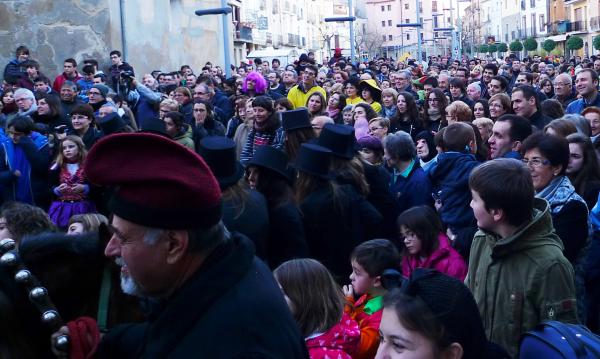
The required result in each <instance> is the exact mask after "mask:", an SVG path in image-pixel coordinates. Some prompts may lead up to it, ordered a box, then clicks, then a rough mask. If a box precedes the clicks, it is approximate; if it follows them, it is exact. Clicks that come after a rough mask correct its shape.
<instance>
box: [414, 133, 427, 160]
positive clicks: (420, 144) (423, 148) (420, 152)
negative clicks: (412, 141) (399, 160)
mask: <svg viewBox="0 0 600 359" xmlns="http://www.w3.org/2000/svg"><path fill="white" fill-rule="evenodd" d="M416 148H417V156H419V158H420V159H422V160H424V159H425V158H427V156H429V145H428V144H427V141H426V140H425V139H423V138H421V139H419V140H417V146H416Z"/></svg>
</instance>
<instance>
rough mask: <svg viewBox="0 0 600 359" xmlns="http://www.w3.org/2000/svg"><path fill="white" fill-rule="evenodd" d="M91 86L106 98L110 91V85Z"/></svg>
mask: <svg viewBox="0 0 600 359" xmlns="http://www.w3.org/2000/svg"><path fill="white" fill-rule="evenodd" d="M91 88H93V89H96V90H98V91H100V94H101V95H102V97H104V98H106V95H108V92H109V91H110V89H109V88H108V86H106V85H103V84H95V85H93V86H92V87H91Z"/></svg>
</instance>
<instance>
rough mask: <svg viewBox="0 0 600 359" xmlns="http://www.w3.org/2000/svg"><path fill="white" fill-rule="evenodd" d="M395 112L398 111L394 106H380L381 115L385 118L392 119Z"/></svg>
mask: <svg viewBox="0 0 600 359" xmlns="http://www.w3.org/2000/svg"><path fill="white" fill-rule="evenodd" d="M396 111H398V107H396V106H390V107H385V106H382V107H381V114H382V115H383V117H385V118H392V117H393V116H394V115H396Z"/></svg>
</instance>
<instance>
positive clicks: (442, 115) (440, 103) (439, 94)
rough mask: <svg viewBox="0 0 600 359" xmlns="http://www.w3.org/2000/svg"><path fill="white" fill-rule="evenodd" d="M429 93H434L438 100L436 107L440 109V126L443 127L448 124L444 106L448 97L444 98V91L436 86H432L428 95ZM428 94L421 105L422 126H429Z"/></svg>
mask: <svg viewBox="0 0 600 359" xmlns="http://www.w3.org/2000/svg"><path fill="white" fill-rule="evenodd" d="M431 94H434V95H435V98H436V99H437V100H438V109H439V110H440V121H441V126H442V127H445V126H447V125H448V122H447V121H446V107H447V106H448V99H447V98H446V95H445V94H444V92H443V91H442V90H440V89H438V88H434V89H433V90H431V92H430V93H429V96H431ZM429 96H427V98H426V99H425V104H424V106H423V120H422V122H423V128H429V113H428V110H429Z"/></svg>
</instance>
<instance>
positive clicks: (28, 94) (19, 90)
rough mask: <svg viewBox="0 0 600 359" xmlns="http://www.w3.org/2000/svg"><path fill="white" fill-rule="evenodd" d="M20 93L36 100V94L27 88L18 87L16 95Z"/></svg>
mask: <svg viewBox="0 0 600 359" xmlns="http://www.w3.org/2000/svg"><path fill="white" fill-rule="evenodd" d="M18 95H25V96H26V97H27V98H28V99H30V100H35V96H34V95H33V92H31V90H29V89H26V88H22V87H21V88H18V89H16V90H15V93H14V97H15V98H16V97H17V96H18Z"/></svg>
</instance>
